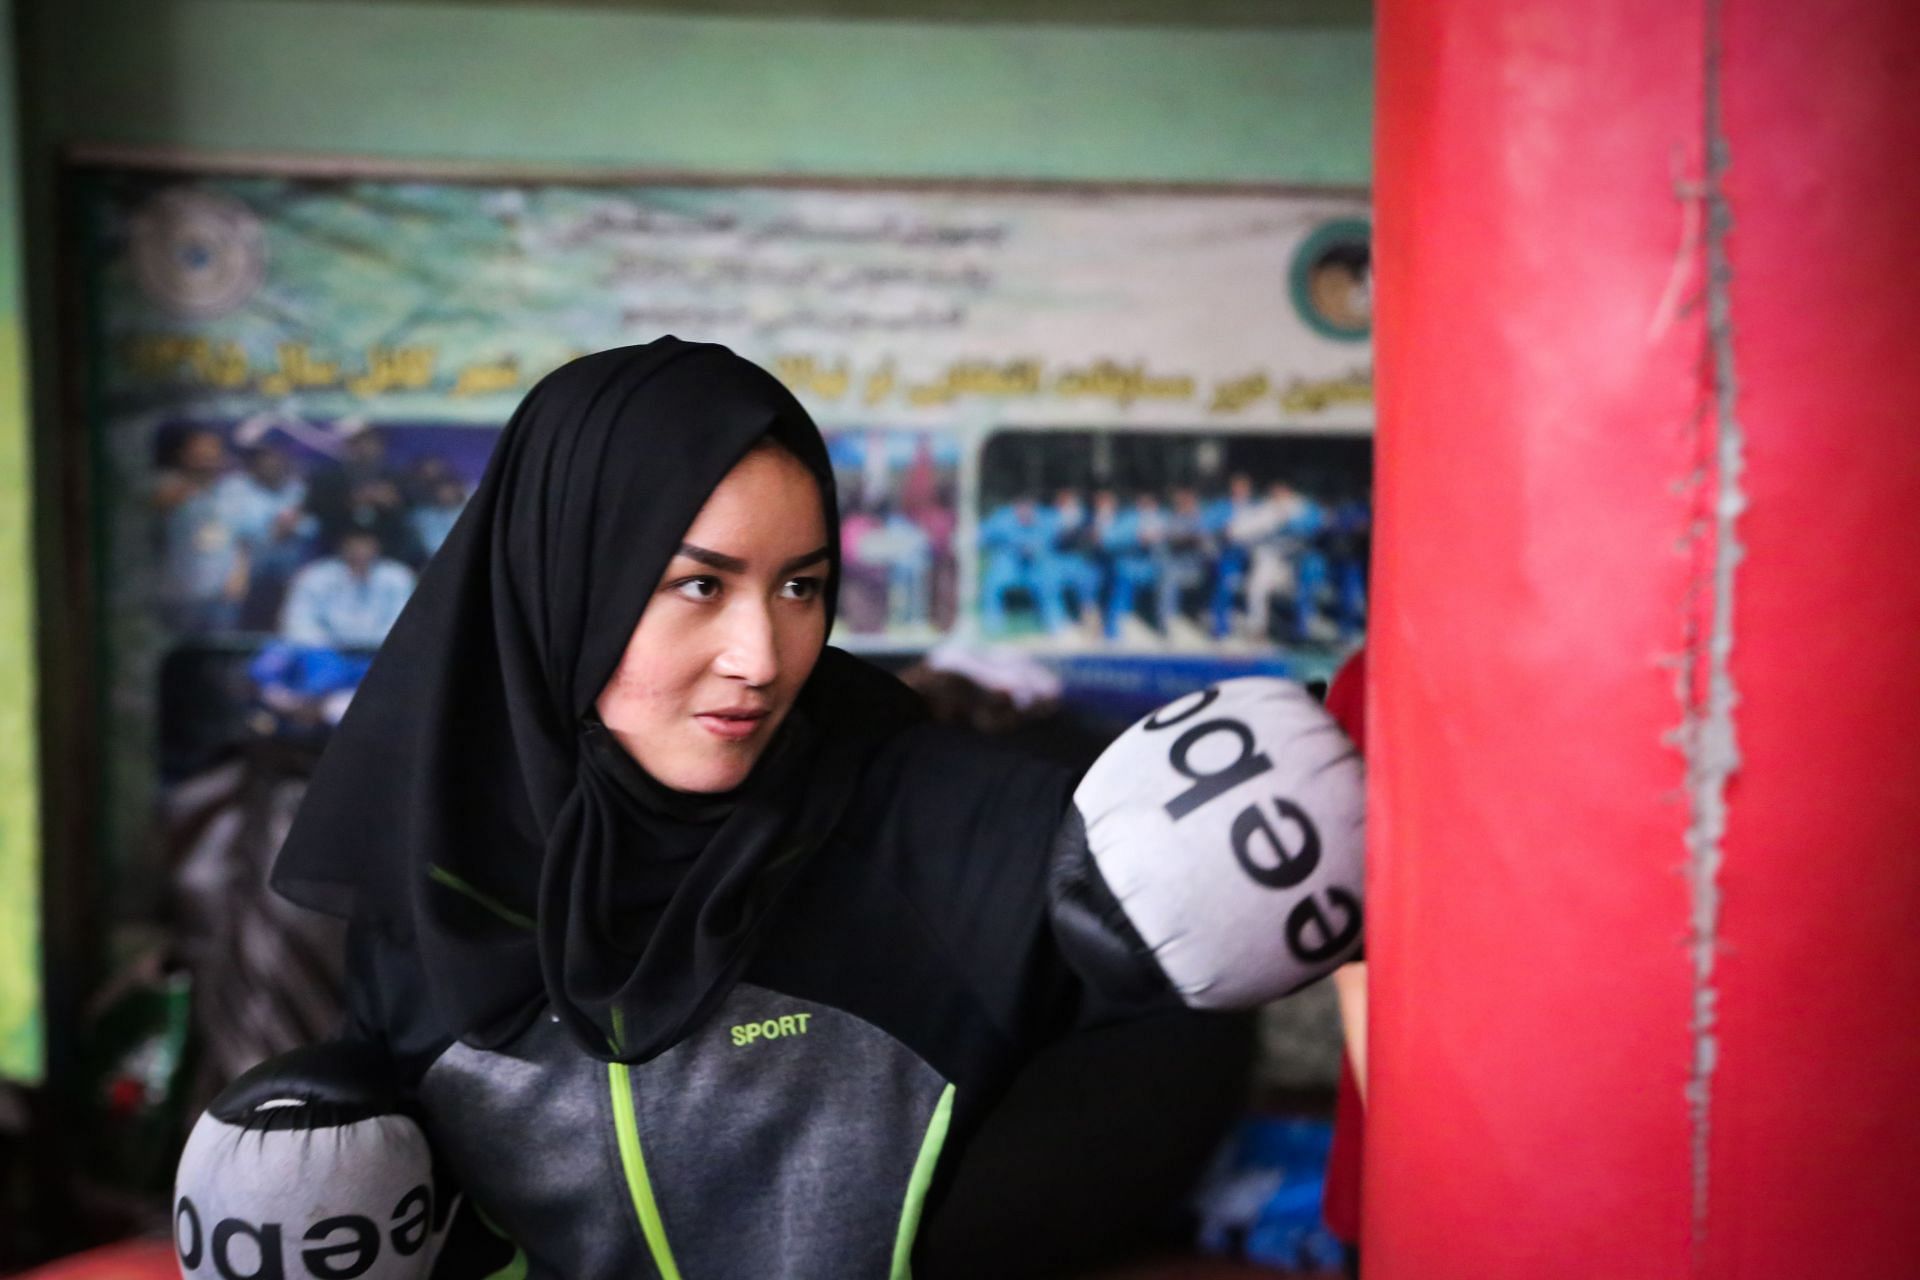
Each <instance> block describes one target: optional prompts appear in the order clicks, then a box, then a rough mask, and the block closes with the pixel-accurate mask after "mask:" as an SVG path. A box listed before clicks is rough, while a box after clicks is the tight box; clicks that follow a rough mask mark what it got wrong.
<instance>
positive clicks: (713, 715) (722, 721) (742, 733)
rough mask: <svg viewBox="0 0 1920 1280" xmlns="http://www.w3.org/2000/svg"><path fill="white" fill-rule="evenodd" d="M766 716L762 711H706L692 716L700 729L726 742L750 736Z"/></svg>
mask: <svg viewBox="0 0 1920 1280" xmlns="http://www.w3.org/2000/svg"><path fill="white" fill-rule="evenodd" d="M766 718H767V713H766V712H764V711H738V712H736V711H707V712H702V713H701V714H700V715H697V716H695V717H694V719H695V720H698V721H699V722H700V727H701V728H702V729H705V730H706V731H707V732H708V733H710V734H712V735H713V736H714V737H716V738H724V739H726V740H727V741H728V742H739V741H741V740H742V739H745V738H751V737H752V736H753V735H754V733H755V732H756V731H757V730H758V729H759V728H760V725H761V724H762V722H764V721H765V720H766Z"/></svg>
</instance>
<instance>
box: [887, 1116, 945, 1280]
mask: <svg viewBox="0 0 1920 1280" xmlns="http://www.w3.org/2000/svg"><path fill="white" fill-rule="evenodd" d="M952 1122H953V1086H952V1085H948V1086H947V1087H946V1088H945V1089H943V1090H942V1091H941V1093H940V1103H939V1105H938V1106H936V1107H934V1109H933V1119H932V1120H929V1121H928V1122H927V1136H926V1137H924V1138H922V1139H921V1140H920V1158H919V1159H917V1160H915V1161H914V1162H913V1176H912V1177H911V1178H909V1179H907V1201H906V1203H905V1204H903V1205H901V1206H900V1231H899V1234H897V1235H895V1236H894V1238H893V1272H892V1276H893V1280H911V1277H912V1275H913V1239H914V1237H915V1236H917V1235H919V1234H920V1211H921V1210H922V1209H924V1208H925V1207H926V1203H927V1188H928V1187H929V1186H931V1185H933V1167H934V1166H935V1165H937V1164H939V1163H940V1148H942V1147H944V1146H946V1145H947V1126H948V1125H949V1124H951V1123H952Z"/></svg>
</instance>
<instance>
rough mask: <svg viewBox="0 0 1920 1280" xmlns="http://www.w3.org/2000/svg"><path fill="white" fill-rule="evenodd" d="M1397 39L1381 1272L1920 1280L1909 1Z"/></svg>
mask: <svg viewBox="0 0 1920 1280" xmlns="http://www.w3.org/2000/svg"><path fill="white" fill-rule="evenodd" d="M1377 7H1378V13H1379V69H1378V86H1379V94H1380V102H1379V116H1378V136H1377V151H1378V154H1377V160H1376V174H1377V186H1376V200H1377V206H1378V207H1377V214H1376V224H1375V226H1376V248H1375V260H1376V263H1377V268H1376V270H1377V281H1378V305H1377V332H1376V339H1377V347H1376V351H1377V359H1378V362H1379V374H1378V385H1379V392H1380V428H1379V437H1378V445H1379V464H1378V476H1379V480H1378V495H1377V501H1378V508H1379V514H1378V535H1377V538H1376V542H1375V566H1374V568H1375V612H1374V617H1373V622H1372V636H1371V640H1370V645H1369V649H1370V660H1371V664H1372V668H1373V670H1372V677H1373V678H1372V688H1371V697H1372V703H1371V724H1372V736H1373V739H1374V740H1373V742H1372V744H1371V746H1372V751H1371V753H1370V756H1369V763H1370V766H1371V768H1372V777H1371V780H1370V786H1371V788H1372V796H1371V801H1372V814H1373V817H1372V825H1371V829H1370V839H1371V841H1372V849H1373V865H1372V868H1371V871H1370V875H1371V877H1372V881H1371V886H1370V896H1369V906H1370V909H1371V912H1372V920H1371V925H1370V929H1369V936H1368V944H1367V947H1368V955H1369V958H1370V961H1371V969H1372V997H1371V1001H1372V1010H1371V1018H1372V1020H1371V1032H1370V1044H1371V1054H1372V1060H1371V1062H1370V1064H1369V1099H1368V1100H1369V1104H1370V1106H1369V1113H1368V1117H1367V1126H1368V1131H1367V1137H1368V1149H1367V1158H1366V1189H1365V1205H1366V1221H1365V1236H1364V1252H1363V1257H1365V1259H1366V1265H1367V1273H1368V1276H1369V1280H1445V1278H1446V1277H1452V1276H1460V1277H1472V1278H1473V1280H1504V1278H1507V1277H1513V1278H1515V1280H1520V1278H1524V1280H1540V1278H1541V1277H1554V1278H1555V1280H1567V1278H1573V1280H1585V1278H1588V1277H1591V1278H1592V1280H1663V1278H1666V1277H1713V1278H1722V1277H1724V1278H1726V1280H1732V1278H1733V1277H1742V1278H1750V1277H1796V1278H1797V1277H1803V1276H1812V1275H1820V1276H1829V1275H1831V1276H1844V1277H1847V1278H1848V1280H1869V1278H1875V1277H1912V1276H1916V1275H1920V1205H1917V1204H1916V1201H1917V1200H1920V945H1916V943H1917V942H1920V728H1917V727H1916V724H1915V721H1916V718H1917V716H1920V565H1917V564H1915V563H1913V561H1915V559H1916V557H1920V355H1917V354H1915V347H1916V342H1915V340H1914V339H1912V338H1910V337H1909V334H1908V329H1909V327H1910V326H1911V324H1912V321H1911V320H1910V316H1911V315H1912V313H1913V312H1914V311H1915V310H1920V287H1917V286H1920V271H1916V266H1915V262H1916V258H1915V248H1914V245H1915V241H1916V240H1920V5H1916V4H1914V3H1913V0H1823V2H1822V3H1818V4H1808V3H1805V0H1717V2H1716V0H1691V2H1687V0H1682V2H1679V3H1676V0H1612V2H1610V3H1606V4H1593V3H1588V2H1587V0H1472V3H1460V2H1459V0H1378V5H1377Z"/></svg>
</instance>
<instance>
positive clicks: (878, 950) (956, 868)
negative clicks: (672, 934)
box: [349, 727, 1176, 1280]
mask: <svg viewBox="0 0 1920 1280" xmlns="http://www.w3.org/2000/svg"><path fill="white" fill-rule="evenodd" d="M1072 785H1073V775H1072V773H1071V772H1070V771H1068V770H1066V769H1063V768H1061V767H1059V766H1057V765H1054V764H1051V763H1048V762H1045V761H1040V760H1036V759H1033V758H1030V757H1028V756H1025V755H1022V754H1016V753H1013V752H1011V751H1007V750H1004V749H1000V748H997V747H993V746H990V745H988V744H986V743H985V742H983V741H981V740H980V739H978V738H974V737H971V736H968V735H964V734H961V733H958V732H956V731H952V730H946V729H939V728H931V727H921V728H915V729H911V730H909V731H907V732H905V733H903V734H901V735H900V736H899V737H898V738H897V739H896V740H895V741H894V742H892V743H891V744H889V746H888V748H887V749H886V750H885V751H884V752H882V753H881V754H880V756H879V757H878V759H877V761H876V763H875V764H873V765H872V766H871V767H870V768H869V769H868V771H867V773H866V775H865V777H864V778H863V781H862V783H861V785H860V788H859V790H858V792H857V794H856V797H855V799H854V801H853V803H852V805H851V806H850V808H849V809H848V811H847V814H846V816H845V817H844V818H843V820H842V821H841V822H840V823H839V825H838V827H837V828H836V831H835V834H834V835H833V836H832V837H831V838H830V839H828V840H827V842H826V843H825V844H824V845H823V846H822V847H821V848H820V849H819V850H818V851H817V852H815V853H814V854H812V855H811V857H810V860H809V862H808V864H807V865H806V867H805V868H804V869H803V870H802V871H801V872H800V873H799V874H798V875H797V876H795V877H794V878H793V879H792V880H791V881H790V882H789V883H788V884H787V886H786V888H785V889H784V891H783V892H782V895H781V897H780V898H779V900H778V901H777V903H776V904H774V906H773V907H772V908H771V912H772V914H771V918H769V919H768V920H767V921H766V922H765V924H764V926H763V928H762V929H761V931H760V938H759V941H758V943H757V945H756V949H755V951H754V954H753V956H752V958H751V959H750V960H749V961H748V962H747V964H746V966H745V968H744V969H743V970H742V971H741V973H740V976H739V978H738V980H737V981H735V982H734V983H733V985H732V986H731V989H730V990H729V991H728V993H727V994H726V996H725V997H724V999H723V1000H722V1001H721V1002H720V1003H719V1005H718V1007H717V1009H716V1011H715V1012H714V1013H713V1014H712V1015H711V1016H710V1017H708V1018H707V1019H706V1020H705V1021H704V1022H703V1023H702V1024H700V1025H698V1026H696V1027H695V1028H694V1029H693V1030H692V1032H691V1033H690V1034H688V1035H686V1036H685V1037H683V1038H682V1039H681V1040H679V1041H678V1042H677V1043H676V1044H674V1045H673V1046H672V1047H671V1048H670V1049H668V1050H667V1051H666V1052H664V1053H662V1054H660V1055H659V1056H657V1057H655V1058H653V1059H651V1060H650V1061H647V1062H644V1063H639V1064H634V1065H627V1064H623V1063H619V1062H613V1063H608V1062H605V1061H603V1060H601V1059H600V1058H598V1057H595V1056H593V1055H589V1054H587V1053H586V1052H584V1051H582V1050H581V1048H580V1047H579V1046H578V1045H577V1044H576V1043H575V1042H574V1041H573V1039H572V1038H571V1037H570V1036H569V1035H568V1034H567V1033H566V1031H565V1030H564V1028H563V1027H562V1026H561V1025H560V1024H559V1023H558V1022H557V1020H555V1019H553V1018H552V1017H550V1016H547V1015H545V1014H542V1015H541V1016H539V1017H537V1018H535V1019H534V1020H533V1021H532V1022H531V1023H530V1024H529V1025H528V1026H527V1027H526V1028H525V1029H524V1030H523V1031H522V1032H520V1034H519V1035H518V1036H517V1037H516V1038H514V1039H513V1040H511V1041H510V1042H508V1043H506V1044H504V1045H502V1046H499V1047H497V1048H496V1049H493V1050H481V1049H476V1048H473V1047H471V1046H470V1045H467V1044H463V1043H460V1042H457V1041H456V1040H455V1039H454V1038H453V1037H452V1036H451V1035H449V1034H448V1033H447V1032H446V1031H445V1030H444V1028H443V1026H442V1025H440V1024H439V1023H438V1021H437V1019H436V1016H435V1012H434V1009H433V1007H432V1000H431V997H430V996H429V995H428V994H427V987H426V984H425V983H424V981H423V980H422V978H421V975H420V972H419V969H418V966H417V964H416V963H415V961H414V960H413V958H412V957H411V956H410V954H409V953H408V950H407V948H405V947H404V946H400V945H396V944H395V943H393V942H390V941H388V940H386V939H384V938H381V937H379V936H377V935H373V934H371V933H369V932H366V931H364V930H363V931H359V932H358V933H357V934H356V935H355V937H354V938H353V940H352V941H351V943H350V954H349V987H350V1002H351V1005H352V1014H351V1022H352V1027H353V1030H354V1031H355V1032H356V1033H357V1034H359V1035H361V1036H364V1037H367V1038H371V1039H374V1040H377V1041H380V1042H382V1043H384V1044H385V1045H386V1047H387V1048H388V1050H389V1052H390V1053H391V1054H392V1056H393V1057H394V1059H395V1061H396V1062H397V1063H398V1064H399V1067H400V1070H401V1072H402V1075H403V1077H404V1079H406V1080H407V1081H408V1082H410V1083H411V1084H412V1085H413V1087H414V1089H415V1091H416V1094H417V1098H418V1103H419V1107H420V1111H421V1113H422V1116H423V1119H424V1122H425V1125H426V1128H427V1130H428V1134H429V1136H430V1138H431V1139H432V1141H433V1143H434V1146H435V1148H436V1151H437V1152H438V1154H439V1157H440V1158H442V1159H443V1160H444V1161H445V1162H446V1163H447V1165H448V1167H449V1169H450V1171H451V1175H452V1178H453V1180H454V1181H455V1183H456V1184H457V1186H458V1187H459V1188H460V1189H461V1190H462V1191H463V1192H464V1193H465V1194H466V1197H467V1200H468V1203H469V1204H470V1205H471V1206H472V1207H473V1209H474V1210H476V1211H477V1216H478V1217H479V1218H480V1219H481V1220H482V1221H484V1222H485V1223H486V1224H487V1226H489V1227H490V1228H491V1229H492V1231H493V1232H494V1233H496V1234H497V1235H498V1236H499V1237H501V1238H504V1239H505V1240H506V1241H508V1242H510V1246H511V1249H512V1250H513V1251H514V1253H513V1259H512V1261H511V1262H510V1263H509V1264H508V1267H509V1273H510V1274H519V1275H524V1276H528V1277H566V1278H567V1280H590V1278H594V1277H654V1276H658V1277H661V1278H662V1280H677V1278H679V1277H685V1278H686V1280H720V1278H722V1277H734V1276H739V1277H755V1278H756V1280H758V1278H764V1277H796V1278H799V1277H835V1278H842V1277H844V1278H847V1280H856V1278H872V1280H886V1278H888V1277H903V1276H905V1275H907V1274H909V1271H910V1269H911V1265H912V1262H913V1260H914V1254H915V1242H916V1238H917V1234H918V1230H919V1226H920V1223H921V1221H922V1218H923V1216H924V1215H926V1214H927V1213H928V1212H929V1211H930V1209H932V1208H933V1207H934V1206H936V1205H937V1204H938V1203H939V1202H940V1200H941V1198H942V1196H943V1195H944V1193H945V1191H946V1189H947V1187H948V1185H949V1183H950V1181H951V1177H952V1170H953V1167H954V1164H955V1159H956V1156H957V1155H958V1153H959V1152H960V1151H961V1150H962V1149H963V1148H964V1147H965V1146H966V1144H967V1141H968V1139H969V1137H970V1136H971V1135H972V1134H973V1133H974V1132H975V1131H976V1130H977V1129H978V1127H979V1125H980V1123H981V1120H982V1119H983V1117H984V1116H985V1115H986V1114H987V1112H988V1111H989V1110H990V1109H991V1108H992V1106H993V1105H994V1102H995V1101H996V1099H997V1098H998V1097H999V1096H1000V1095H1001V1094H1002V1093H1003V1092H1004V1090H1005V1088H1006V1086H1007V1084H1008V1082H1009V1081H1010V1080H1011V1078H1012V1076H1013V1075H1014V1073H1015V1072H1016V1071H1017V1070H1018V1069H1019V1067H1020V1066H1021V1065H1022V1064H1023V1063H1024V1062H1025V1061H1026V1060H1027V1059H1028V1058H1029V1057H1030V1056H1031V1055H1032V1054H1033V1053H1034V1052H1035V1051H1036V1049H1038V1048H1039V1047H1040V1046H1042V1045H1044V1044H1045V1043H1047V1042H1048V1041H1050V1040H1052V1039H1054V1038H1056V1037H1058V1036H1059V1035H1060V1034H1061V1033H1062V1032H1064V1031H1066V1030H1069V1029H1071V1028H1073V1027H1075V1026H1084V1025H1088V1024H1091V1023H1096V1022H1103V1021H1110V1020H1113V1019H1115V1018H1118V1017H1122V1016H1132V1015H1135V1014H1139V1013H1145V1012H1149V1011H1153V1010H1157V1009H1163V1008H1167V1007H1171V1006H1172V1005H1174V1004H1175V1003H1176V1002H1175V1001H1174V998H1173V996H1172V994H1171V992H1170V991H1169V989H1168V988H1167V985H1166V982H1165V979H1164V978H1162V977H1160V976H1159V973H1158V970H1157V969H1156V968H1155V967H1154V966H1153V965H1152V963H1151V961H1150V959H1149V958H1148V957H1146V956H1145V955H1144V954H1142V949H1141V948H1140V945H1139V940H1138V938H1137V937H1135V936H1134V935H1133V934H1132V931H1131V929H1130V928H1129V927H1128V926H1127V925H1126V923H1125V921H1124V918H1123V917H1122V916H1121V915H1120V913H1119V911H1118V910H1117V908H1116V907H1115V906H1114V905H1113V904H1112V902H1111V896H1110V895H1108V894H1106V893H1105V890H1104V888H1103V886H1102V885H1101V884H1100V881H1099V878H1098V874H1097V872H1095V871H1094V870H1093V868H1092V865H1091V863H1090V861H1089V860H1088V859H1087V856H1086V850H1085V845H1084V840H1083V839H1082V838H1081V837H1080V835H1079V834H1078V831H1077V824H1076V823H1074V822H1073V821H1071V817H1070V814H1071V804H1070V795H1071V790H1072ZM463 1256H466V1255H464V1254H463V1251H462V1250H460V1249H454V1250H451V1251H450V1254H449V1259H448V1261H446V1262H444V1263H443V1265H442V1267H441V1270H440V1272H439V1274H442V1275H446V1274H449V1273H450V1272H451V1271H456V1270H458V1268H460V1267H461V1266H471V1265H472V1264H471V1263H462V1262H460V1261H459V1260H458V1259H460V1258H461V1257H463ZM473 1274H482V1272H474V1273H473Z"/></svg>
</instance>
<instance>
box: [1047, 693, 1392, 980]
mask: <svg viewBox="0 0 1920 1280" xmlns="http://www.w3.org/2000/svg"><path fill="white" fill-rule="evenodd" d="M1365 790H1366V788H1365V775H1364V772H1363V767H1362V765H1361V761H1360V754H1359V752H1358V751H1357V750H1355V749H1354V746H1353V744H1352V743H1351V742H1349V741H1348V740H1347V737H1346V735H1345V734H1344V733H1343V732H1341V729H1340V726H1339V725H1338V724H1337V723H1335V721H1334V720H1333V718H1332V717H1331V716H1330V715H1328V714H1327V712H1326V711H1325V709H1324V708H1322V707H1321V706H1320V705H1319V704H1318V703H1317V702H1315V701H1314V699H1313V696H1312V695H1311V694H1309V693H1308V692H1307V691H1306V690H1305V689H1304V688H1302V687H1301V686H1299V685H1297V684H1294V683H1293V682H1291V681H1288V680H1279V679H1273V678H1269V677H1262V676H1249V677H1242V678H1239V679H1234V680H1224V681H1221V682H1220V683H1219V684H1216V685H1214V686H1212V687H1211V688H1208V689H1204V690H1202V691H1200V692H1199V693H1196V694H1192V695H1190V696H1188V697H1185V698H1180V699H1177V700H1175V701H1174V702H1171V703H1168V704H1167V705H1166V706H1164V707H1161V708H1160V709H1159V710H1157V711H1155V712H1154V713H1153V714H1151V715H1149V716H1147V717H1146V718H1145V719H1143V720H1141V721H1139V722H1138V723H1137V724H1134V725H1133V726H1131V727H1130V728H1128V729H1127V731H1126V732H1125V733H1123V734H1121V735H1120V737H1119V738H1117V739H1115V741H1114V742H1113V743H1112V745H1110V746H1109V747H1108V748H1107V750H1106V751H1105V752H1103V753H1102V754H1101V756H1100V758H1099V759H1098V760H1096V761H1095V762H1094V764H1093V767H1092V768H1091V769H1089V770H1088V771H1087V773H1086V776H1085V777H1084V778H1083V779H1082V780H1081V782H1080V785H1079V786H1078V788H1076V789H1075V791H1074V795H1073V806H1072V809H1071V811H1070V812H1069V813H1068V814H1067V817H1066V821H1065V823H1064V824H1063V826H1062V829H1061V831H1060V834H1059V836H1058V838H1057V840H1056V842H1055V850H1054V858H1053V864H1052V867H1051V869H1050V877H1049V879H1050V883H1049V896H1050V907H1051V911H1052V915H1053V924H1054V931H1055V934H1056V936H1057V937H1058V938H1059V940H1060V944H1061V946H1062V948H1063V950H1065V951H1066V953H1067V957H1068V959H1069V961H1070V962H1071V963H1073V965H1074V967H1075V968H1076V969H1077V970H1079V971H1080V973H1081V974H1082V976H1083V977H1085V978H1087V979H1088V980H1089V981H1090V983H1091V984H1092V985H1093V986H1094V987H1095V988H1096V989H1098V990H1099V991H1100V993H1101V994H1102V995H1105V996H1108V997H1119V998H1122V999H1125V1000H1132V1001H1136V1002H1137V1001H1144V1000H1147V999H1149V998H1151V997H1153V996H1154V995H1155V994H1156V992H1158V993H1164V992H1166V991H1168V990H1169V989H1171V991H1172V992H1173V993H1175V994H1177V995H1178V997H1179V999H1180V1000H1181V1002H1183V1003H1184V1004H1186V1005H1188V1006H1189V1007H1192V1008H1197V1009H1233V1008H1245V1007H1248V1006H1250V1005H1254V1004H1259V1003H1263V1002H1265V1001H1268V1000H1273V999H1277V998H1279V997H1280V996H1283V995H1286V994H1288V993H1289V992H1291V991H1294V990H1297V989H1298V988H1300V987H1302V986H1305V985H1306V984H1307V983H1309V982H1312V981H1313V980H1314V979H1316V978H1319V977H1321V976H1323V975H1325V974H1327V973H1330V972H1332V971H1333V969H1335V968H1336V967H1337V966H1339V965H1340V964H1341V963H1342V962H1343V961H1345V960H1347V959H1349V958H1351V957H1352V956H1353V955H1354V953H1355V952H1357V951H1358V949H1359V946H1360V938H1361V927H1362V892H1363V876H1362V870H1363V862H1362V850H1363V847H1364V845H1365V838H1366V831H1365Z"/></svg>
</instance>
